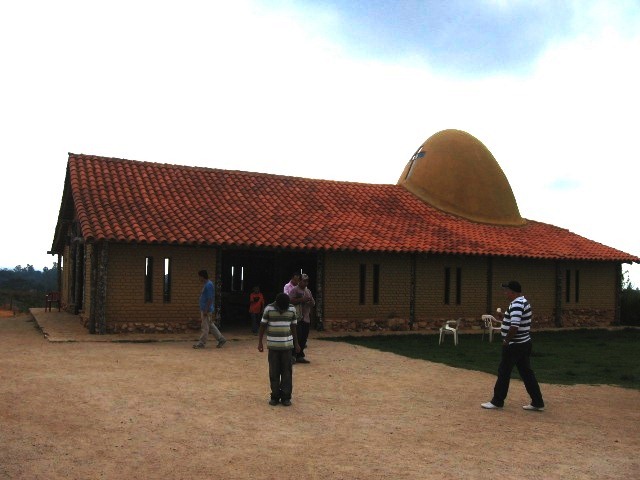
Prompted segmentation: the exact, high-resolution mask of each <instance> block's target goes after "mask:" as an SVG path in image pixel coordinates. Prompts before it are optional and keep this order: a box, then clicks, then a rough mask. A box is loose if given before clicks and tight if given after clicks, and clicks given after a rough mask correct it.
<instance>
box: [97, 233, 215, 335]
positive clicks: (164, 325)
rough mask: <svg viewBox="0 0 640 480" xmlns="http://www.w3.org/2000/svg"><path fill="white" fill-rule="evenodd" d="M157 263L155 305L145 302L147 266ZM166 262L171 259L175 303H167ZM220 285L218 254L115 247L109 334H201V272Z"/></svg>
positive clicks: (111, 252) (112, 250) (111, 249)
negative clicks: (191, 330) (195, 330)
mask: <svg viewBox="0 0 640 480" xmlns="http://www.w3.org/2000/svg"><path fill="white" fill-rule="evenodd" d="M147 257H153V275H152V279H153V280H152V282H153V283H152V285H153V290H152V301H151V302H145V263H146V258H147ZM164 258H170V259H171V300H170V302H169V303H165V302H164V299H163V290H164V287H163V286H164ZM201 269H205V270H207V271H208V272H209V278H210V279H211V280H214V277H215V269H216V250H215V249H214V248H202V247H201V248H196V247H193V248H188V247H171V246H155V245H117V244H114V245H110V246H109V270H108V274H107V304H106V310H105V315H106V318H107V330H108V331H121V330H125V331H160V332H162V331H180V330H186V329H189V328H198V327H199V325H200V320H199V317H200V312H199V307H198V298H199V296H200V291H201V290H202V284H201V283H200V280H199V278H198V271H199V270H201Z"/></svg>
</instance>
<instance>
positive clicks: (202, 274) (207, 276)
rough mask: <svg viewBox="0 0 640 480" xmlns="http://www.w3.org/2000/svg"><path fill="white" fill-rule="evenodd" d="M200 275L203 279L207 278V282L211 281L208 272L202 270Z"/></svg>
mask: <svg viewBox="0 0 640 480" xmlns="http://www.w3.org/2000/svg"><path fill="white" fill-rule="evenodd" d="M198 275H199V276H201V277H202V278H206V279H207V280H208V279H209V274H208V273H207V271H206V270H200V271H199V272H198Z"/></svg>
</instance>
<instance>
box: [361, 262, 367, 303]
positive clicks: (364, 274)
mask: <svg viewBox="0 0 640 480" xmlns="http://www.w3.org/2000/svg"><path fill="white" fill-rule="evenodd" d="M366 286H367V266H366V265H365V264H364V263H361V264H360V305H364V301H365V288H366Z"/></svg>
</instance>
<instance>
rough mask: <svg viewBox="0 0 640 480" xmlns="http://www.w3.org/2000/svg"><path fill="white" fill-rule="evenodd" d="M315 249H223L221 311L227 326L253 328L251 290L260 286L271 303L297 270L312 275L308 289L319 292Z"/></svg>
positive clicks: (267, 301)
mask: <svg viewBox="0 0 640 480" xmlns="http://www.w3.org/2000/svg"><path fill="white" fill-rule="evenodd" d="M316 268H317V258H316V254H315V252H311V253H301V252H288V251H263V250H223V251H222V261H221V267H220V272H219V273H220V281H221V282H220V314H221V317H222V318H221V320H222V328H223V329H224V330H229V329H232V330H237V329H243V330H244V329H246V330H247V331H249V330H250V317H249V294H250V293H251V290H252V289H253V287H255V286H258V287H260V291H261V292H262V294H263V295H264V299H265V302H266V303H267V304H268V303H271V302H273V301H274V300H275V297H276V295H277V294H278V293H280V292H282V290H283V288H284V285H285V284H286V283H287V282H288V281H289V280H290V279H291V275H292V274H293V273H294V272H298V273H300V272H302V273H306V274H307V275H309V289H310V290H311V292H312V293H313V295H314V296H315V295H316V290H315V286H316V283H315V282H316Z"/></svg>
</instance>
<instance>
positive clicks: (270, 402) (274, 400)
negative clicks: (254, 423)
mask: <svg viewBox="0 0 640 480" xmlns="http://www.w3.org/2000/svg"><path fill="white" fill-rule="evenodd" d="M283 403H284V402H283ZM277 404H278V399H277V398H272V399H271V400H269V405H271V406H275V405H277Z"/></svg>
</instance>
